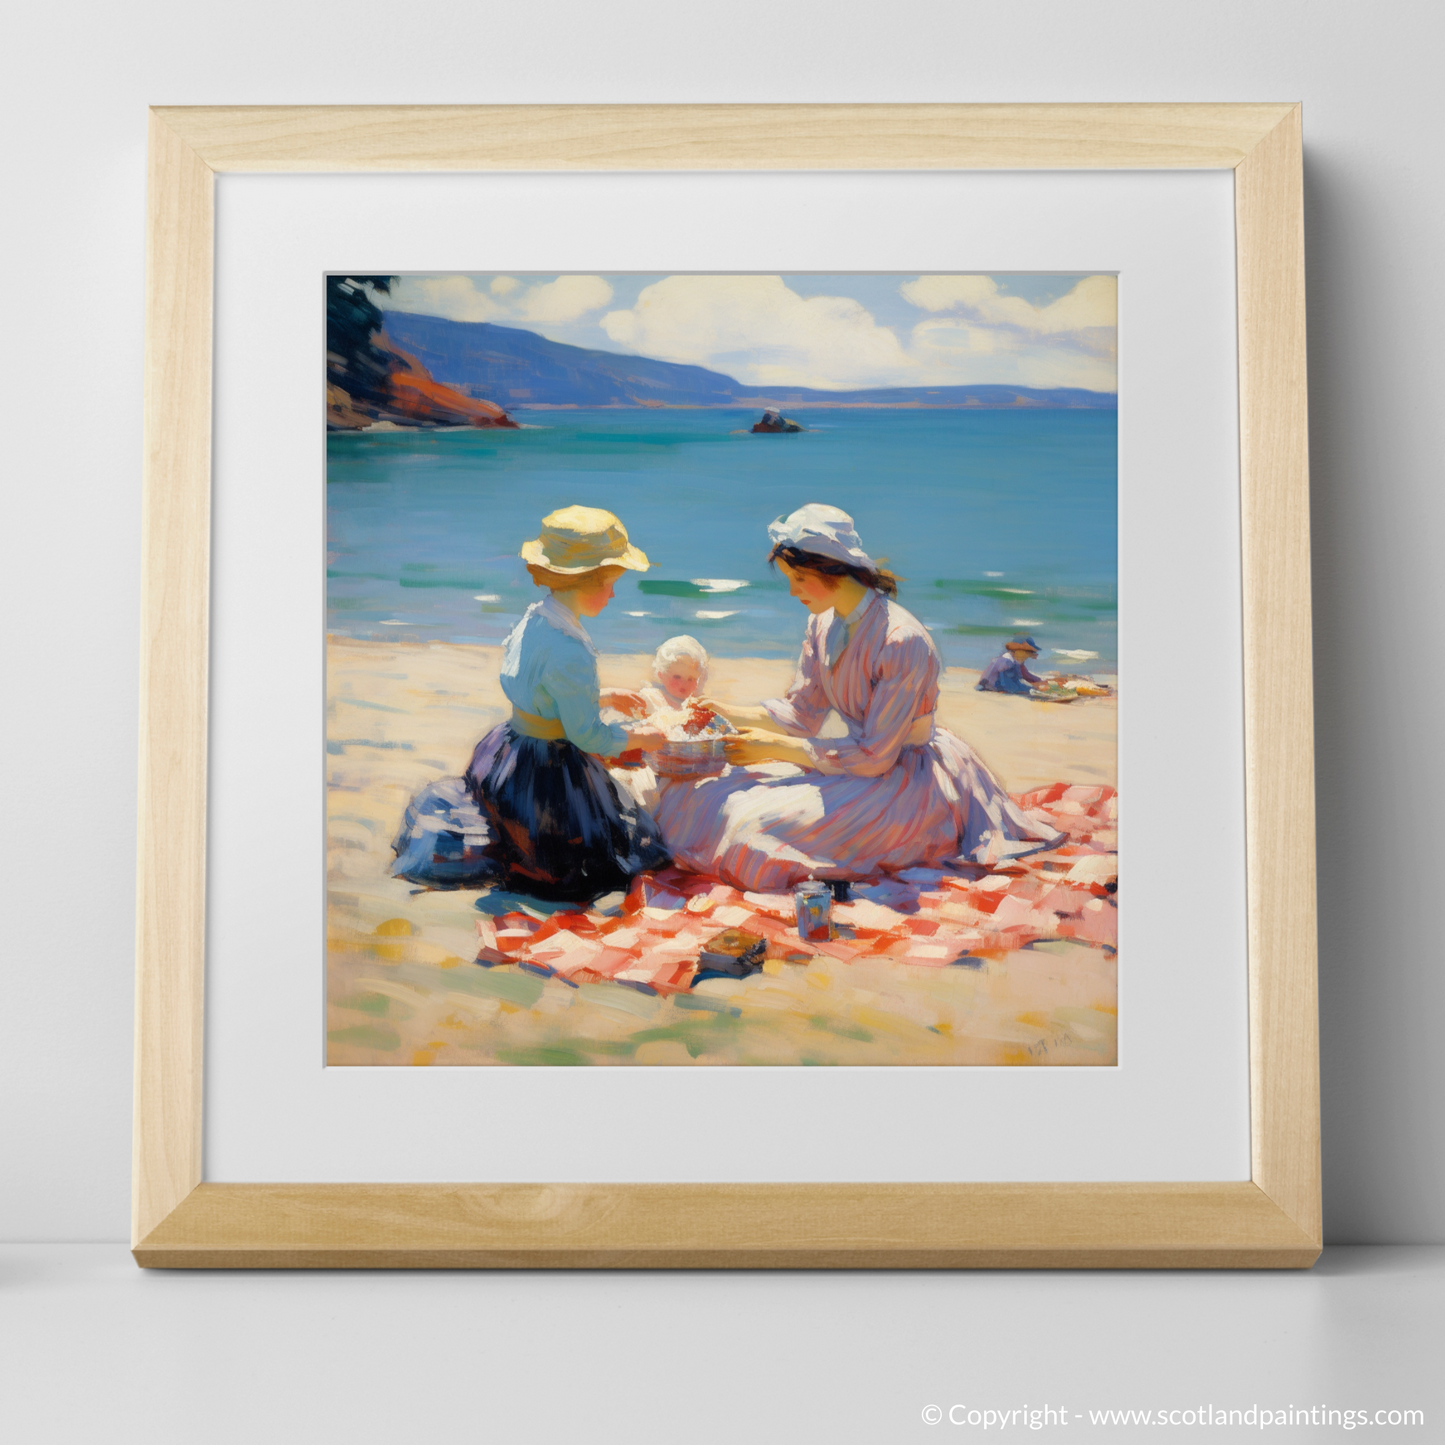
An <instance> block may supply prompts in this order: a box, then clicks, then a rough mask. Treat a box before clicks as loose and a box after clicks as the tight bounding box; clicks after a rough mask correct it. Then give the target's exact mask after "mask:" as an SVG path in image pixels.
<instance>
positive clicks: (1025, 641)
mask: <svg viewBox="0 0 1445 1445" xmlns="http://www.w3.org/2000/svg"><path fill="white" fill-rule="evenodd" d="M1016 647H1019V648H1022V647H1027V648H1028V650H1029V651H1030V652H1032V653H1033V655H1034V656H1035V657H1037V656H1038V655H1039V645H1038V643H1037V642H1035V641H1034V640H1033V638H1032V637H1030V636H1029V635H1028V634H1027V633H1024V632H1020V633H1019V634H1018V636H1017V637H1010V638H1009V640H1008V641H1007V642H1006V643H1004V651H1005V652H1012V651H1013V650H1014V648H1016Z"/></svg>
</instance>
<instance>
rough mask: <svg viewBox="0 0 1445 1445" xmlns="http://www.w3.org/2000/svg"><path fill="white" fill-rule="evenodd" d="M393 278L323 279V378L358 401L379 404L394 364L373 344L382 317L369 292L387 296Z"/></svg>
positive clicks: (389, 357) (385, 353)
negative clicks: (324, 339)
mask: <svg viewBox="0 0 1445 1445" xmlns="http://www.w3.org/2000/svg"><path fill="white" fill-rule="evenodd" d="M395 279H396V278H395V277H394V276H328V277H327V278H326V375H327V378H328V380H330V381H332V382H334V383H335V384H336V385H337V386H339V387H341V388H342V390H344V391H346V392H347V393H348V394H349V395H351V396H352V397H354V398H356V399H357V400H359V401H371V402H377V401H381V400H383V399H384V398H385V396H386V378H387V376H388V375H389V374H390V373H391V370H392V368H393V365H394V362H393V360H392V358H391V356H390V355H389V354H388V353H387V352H385V351H383V350H381V349H380V347H378V346H376V345H375V344H373V342H372V339H371V338H372V336H373V335H374V334H375V333H376V332H378V331H380V330H381V326H382V315H381V312H380V310H378V308H377V306H376V303H375V302H373V301H372V299H371V294H370V293H371V292H373V291H379V292H381V293H382V295H387V294H389V293H390V291H391V283H392V282H393V281H394V280H395Z"/></svg>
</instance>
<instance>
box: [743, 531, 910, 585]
mask: <svg viewBox="0 0 1445 1445" xmlns="http://www.w3.org/2000/svg"><path fill="white" fill-rule="evenodd" d="M779 562H786V563H787V564H788V566H789V567H791V568H793V569H794V571H797V572H817V573H818V574H819V575H820V576H823V577H851V578H852V579H853V580H854V581H855V582H861V583H862V584H863V586H865V587H872V588H873V589H874V590H875V591H877V592H881V593H882V594H883V595H884V596H885V597H897V596H898V579H897V578H896V577H895V576H894V575H893V574H892V573H891V572H890V571H889V570H888V569H887V568H886V567H878V568H876V569H873V570H870V569H869V568H867V567H860V566H858V565H857V564H856V563H854V562H839V561H836V560H835V559H834V558H832V557H820V556H819V555H818V554H817V553H816V552H805V551H804V550H803V549H802V548H801V547H794V546H793V545H792V544H791V543H788V542H779V543H778V545H777V546H776V547H774V548H773V550H772V551H771V552H769V553H768V565H769V566H770V567H775V566H777V564H778V563H779Z"/></svg>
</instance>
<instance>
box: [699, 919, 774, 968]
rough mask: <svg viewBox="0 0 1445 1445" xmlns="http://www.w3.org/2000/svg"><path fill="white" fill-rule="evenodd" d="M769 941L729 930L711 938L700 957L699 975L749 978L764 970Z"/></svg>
mask: <svg viewBox="0 0 1445 1445" xmlns="http://www.w3.org/2000/svg"><path fill="white" fill-rule="evenodd" d="M767 951H768V941H767V939H765V938H759V937H758V935H757V934H756V933H749V932H748V931H747V930H746V929H745V928H729V929H728V930H727V931H726V932H724V933H719V934H717V935H716V936H715V937H713V938H710V939H709V940H708V942H707V945H706V947H704V949H703V951H702V952H701V953H700V954H698V956H697V967H698V972H699V973H724V974H727V975H728V976H729V977H731V978H746V977H747V975H748V974H750V973H756V972H757V971H758V970H759V969H760V968H761V967H762V966H763V959H764V958H765V957H766V955H767Z"/></svg>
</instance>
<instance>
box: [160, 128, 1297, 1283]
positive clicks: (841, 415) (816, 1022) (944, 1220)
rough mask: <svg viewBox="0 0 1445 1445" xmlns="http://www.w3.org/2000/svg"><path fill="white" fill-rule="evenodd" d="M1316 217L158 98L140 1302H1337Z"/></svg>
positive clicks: (770, 151)
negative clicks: (912, 1269)
mask: <svg viewBox="0 0 1445 1445" xmlns="http://www.w3.org/2000/svg"><path fill="white" fill-rule="evenodd" d="M217 170H229V171H240V172H247V173H248V174H244V175H238V176H235V177H233V178H231V179H228V180H227V181H226V183H225V185H224V187H223V188H222V191H221V195H220V198H219V200H220V205H219V210H218V211H217V212H216V214H215V217H214V219H213V217H212V204H213V202H212V189H213V186H214V181H213V179H212V176H213V173H214V172H215V171H217ZM294 172H306V174H304V175H302V174H294ZM437 172H443V173H444V174H436V173H437ZM1298 186H1299V117H1298V110H1297V108H1294V107H1289V106H1217V107H1216V106H1178V107H1171V106H1137V107H1130V106H1126V107H1116V106H1103V107H1087V106H1086V107H997V108H991V107H916V108H914V107H860V108H847V107H836V108H835V107H780V108H752V107H737V108H719V109H711V108H701V107H698V108H693V107H680V108H667V107H662V108H637V109H634V108H614V109H609V108H598V109H587V108H566V107H563V108H556V109H529V108H497V109H487V108H474V109H473V108H461V109H448V108H436V109H430V108H420V109H415V110H408V109H404V108H403V109H387V108H378V109H374V110H351V111H327V110H306V109H293V110H286V109H281V110H254V111H253V110H244V109H242V110H202V109H197V110H171V111H157V112H153V117H152V173H151V251H150V276H149V283H148V284H149V287H150V295H151V311H150V315H149V322H148V325H149V331H148V348H149V349H148V357H149V368H148V402H147V404H148V414H147V425H148V430H147V458H148V460H147V519H148V521H147V539H148V549H149V550H148V552H147V562H146V568H147V573H146V575H147V587H148V592H147V597H148V599H149V600H148V603H147V607H148V611H147V628H146V649H145V654H146V668H147V673H146V677H145V686H144V689H143V695H144V698H145V703H144V710H145V719H144V721H145V726H144V727H143V734H142V735H143V744H142V747H143V768H142V849H141V857H142V861H141V919H140V925H139V929H140V931H139V961H138V969H139V972H138V980H139V988H138V1024H137V1029H138V1032H137V1038H138V1062H137V1133H136V1140H137V1143H136V1238H135V1241H134V1246H135V1250H136V1257H137V1259H138V1260H139V1261H140V1262H141V1263H143V1264H154V1265H177V1264H206V1265H214V1264H240V1265H244V1264H253V1265H262V1264H264V1265H274V1264H284V1265H304V1264H345V1263H357V1264H371V1265H391V1264H401V1265H404V1264H472V1265H536V1264H552V1265H567V1264H584V1263H585V1264H614V1265H637V1264H653V1265H664V1266H671V1265H688V1264H723V1265H726V1264H736V1265H756V1264H777V1265H810V1266H824V1265H888V1264H892V1265H929V1264H931V1265H939V1264H948V1265H967V1264H1019V1263H1035V1264H1084V1263H1088V1264H1099V1263H1109V1264H1161V1263H1176V1264H1211V1265H1219V1264H1240V1263H1245V1264H1266V1265H1270V1264H1273V1265H1278V1264H1295V1265H1299V1264H1307V1263H1309V1262H1311V1261H1312V1259H1313V1258H1314V1256H1315V1255H1316V1254H1317V1252H1318V1235H1319V1225H1318V1165H1317V1147H1318V1146H1317V1122H1316V1119H1315V1114H1316V1102H1315V1100H1316V1092H1317V1086H1316V1081H1315V1067H1316V1066H1315V1054H1314V1049H1315V1044H1314V1014H1313V1009H1314V1003H1313V997H1314V995H1313V987H1314V981H1313V967H1314V954H1313V919H1312V906H1313V905H1312V898H1313V894H1312V886H1313V885H1312V877H1313V842H1312V835H1311V833H1310V830H1309V828H1308V826H1307V822H1308V817H1309V816H1312V814H1311V812H1310V806H1311V804H1310V792H1311V788H1312V776H1311V773H1310V749H1309V736H1310V716H1309V677H1308V662H1307V658H1308V646H1307V643H1308V625H1309V613H1308V568H1307V556H1308V552H1307V530H1306V516H1307V480H1306V472H1305V453H1304V442H1303V436H1304V433H1303V419H1304V411H1303V405H1304V403H1303V364H1302V347H1303V309H1302V281H1301V278H1302V259H1301V246H1300V233H1299V196H1298ZM579 223H580V224H579ZM213 251H214V257H215V261H214V267H213V262H212V254H213ZM213 316H214V323H215V324H214V332H213V330H212V317H213ZM213 369H214V370H213ZM212 374H214V378H215V401H214V417H215V421H214V433H213V432H212V429H211V425H212V424H211V413H212V404H211V401H210V388H209V378H210V377H211V376H212ZM213 489H214V497H212V491H213ZM212 508H213V510H212ZM208 525H209V526H210V528H211V535H212V543H211V546H210V547H209V548H208V547H207V546H206V545H205V541H204V539H205V537H206V535H207V531H208ZM208 553H209V554H210V555H211V558H212V562H211V566H210V568H208V566H207V558H208ZM208 590H210V592H211V594H212V598H213V604H212V608H211V610H210V613H209V616H208V612H207V607H206V600H207V593H208ZM208 674H209V683H208V682H207V677H208ZM208 691H209V697H210V703H211V712H210V714H209V716H208V714H207V708H206V702H207V693H208ZM208 735H209V739H210V746H209V756H210V766H209V769H208V767H207V755H208V754H207V737H208ZM323 784H324V788H323ZM323 791H324V808H322V807H318V806H317V800H318V797H319V796H320V795H321V794H322V792H323ZM208 797H209V800H210V801H209V814H208V807H207V798H208ZM1301 810H1303V811H1301ZM207 873H209V876H207ZM203 1044H204V1049H205V1054H206V1062H207V1067H206V1075H205V1083H204V1087H203V1084H202V1073H201V1055H202V1049H203ZM203 1124H204V1128H203Z"/></svg>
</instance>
